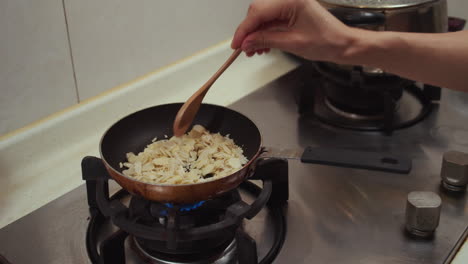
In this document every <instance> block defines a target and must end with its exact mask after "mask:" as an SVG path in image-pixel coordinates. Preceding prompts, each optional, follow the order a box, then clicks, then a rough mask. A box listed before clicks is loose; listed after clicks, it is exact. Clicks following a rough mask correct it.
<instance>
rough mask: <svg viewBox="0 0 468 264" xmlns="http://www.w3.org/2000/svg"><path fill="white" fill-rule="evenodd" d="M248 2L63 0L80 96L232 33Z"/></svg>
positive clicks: (182, 55)
mask: <svg viewBox="0 0 468 264" xmlns="http://www.w3.org/2000/svg"><path fill="white" fill-rule="evenodd" d="M249 3H250V0H222V1H219V0H196V1H193V0H190V1H189V0H184V1H167V0H134V1H128V0H101V1H95V0H65V7H66V11H67V17H68V22H69V30H70V37H71V43H72V50H73V56H74V62H75V70H76V76H77V83H78V89H79V94H80V99H86V98H89V97H91V96H94V95H96V94H99V93H101V92H103V91H105V90H107V89H109V88H112V87H115V86H117V85H119V84H122V83H124V82H127V81H129V80H132V79H134V78H137V77H139V76H141V75H143V74H145V73H148V72H150V71H152V70H154V69H157V68H159V67H162V66H164V65H167V64H169V63H172V62H174V61H176V60H178V59H181V58H184V57H186V56H189V55H191V54H193V53H194V52H196V51H199V50H201V49H204V48H206V47H208V46H210V45H214V44H216V43H218V42H220V41H222V40H225V39H227V38H229V37H231V36H232V34H233V32H234V30H235V28H236V26H237V25H238V23H239V22H240V21H241V20H242V18H243V17H245V14H246V11H247V7H248V5H249ZM187 81H190V80H187ZM167 88H168V89H177V87H167ZM162 96H163V95H162Z"/></svg>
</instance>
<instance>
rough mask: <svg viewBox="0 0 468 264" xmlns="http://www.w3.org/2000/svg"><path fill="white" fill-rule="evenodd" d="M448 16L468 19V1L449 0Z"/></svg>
mask: <svg viewBox="0 0 468 264" xmlns="http://www.w3.org/2000/svg"><path fill="white" fill-rule="evenodd" d="M447 3H448V14H449V15H450V16H455V17H460V18H464V19H468V1H466V0H447Z"/></svg>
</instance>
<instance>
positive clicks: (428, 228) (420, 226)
mask: <svg viewBox="0 0 468 264" xmlns="http://www.w3.org/2000/svg"><path fill="white" fill-rule="evenodd" d="M441 203H442V201H441V199H440V197H439V195H437V194H436V193H434V192H410V193H409V194H408V200H407V202H406V230H407V231H408V232H410V233H411V234H413V235H416V236H418V237H424V238H425V237H430V236H432V234H433V233H434V231H435V230H436V228H437V226H438V225H439V218H440V208H441Z"/></svg>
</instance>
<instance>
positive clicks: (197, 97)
mask: <svg viewBox="0 0 468 264" xmlns="http://www.w3.org/2000/svg"><path fill="white" fill-rule="evenodd" d="M241 52H242V50H241V49H236V50H235V51H234V52H233V53H232V55H231V56H230V57H229V58H228V59H227V60H226V62H225V63H224V64H223V65H222V66H221V67H220V68H219V70H218V71H217V72H216V73H215V74H214V75H213V76H211V78H210V79H209V80H208V81H207V82H206V83H205V84H204V85H203V86H202V87H200V89H198V90H197V91H196V92H195V93H194V94H193V95H192V96H191V97H190V98H189V99H188V100H187V101H186V102H185V103H184V104H183V105H182V107H181V108H180V109H179V112H177V115H176V117H175V120H174V124H173V131H174V135H175V136H177V137H179V136H182V135H183V134H184V133H185V132H186V131H187V129H188V128H189V126H190V125H191V124H192V122H193V119H194V118H195V115H196V114H197V112H198V109H199V108H200V105H201V103H202V101H203V98H204V97H205V95H206V93H207V92H208V90H209V89H210V87H211V85H213V83H214V82H215V81H216V80H217V79H218V77H219V76H220V75H221V74H222V73H223V72H224V71H225V70H226V69H227V68H228V67H229V65H231V63H232V62H234V61H235V60H236V58H237V57H238V56H239V54H241Z"/></svg>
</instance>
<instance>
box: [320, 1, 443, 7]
mask: <svg viewBox="0 0 468 264" xmlns="http://www.w3.org/2000/svg"><path fill="white" fill-rule="evenodd" d="M318 1H319V2H322V3H327V4H332V5H337V6H345V7H355V8H372V9H391V8H402V7H410V6H416V5H421V4H425V3H429V2H435V1H438V0H318Z"/></svg>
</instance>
